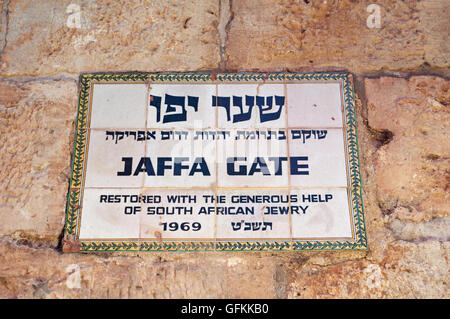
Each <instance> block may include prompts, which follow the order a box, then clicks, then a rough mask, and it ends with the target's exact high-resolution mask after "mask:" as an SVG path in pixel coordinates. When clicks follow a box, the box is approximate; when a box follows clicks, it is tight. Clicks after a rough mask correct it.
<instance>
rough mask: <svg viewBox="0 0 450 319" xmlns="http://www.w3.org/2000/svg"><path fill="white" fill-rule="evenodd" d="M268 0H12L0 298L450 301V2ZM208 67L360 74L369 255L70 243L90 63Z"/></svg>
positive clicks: (5, 68) (7, 11)
mask: <svg viewBox="0 0 450 319" xmlns="http://www.w3.org/2000/svg"><path fill="white" fill-rule="evenodd" d="M256 2H257V1H252V0H234V1H226V0H222V1H218V0H217V1H209V0H205V1H138V0H134V1H107V0H102V1H93V0H92V1H89V0H80V1H66V0H64V1H50V0H43V1H26V0H3V1H2V0H0V6H1V8H2V11H1V19H2V20H1V23H0V49H1V51H0V56H1V63H0V189H1V191H0V298H450V295H449V293H448V291H449V284H448V269H449V266H448V257H449V248H450V247H449V238H450V222H449V220H450V207H449V206H450V204H449V203H450V200H449V192H448V187H449V186H448V185H449V179H450V175H449V174H450V138H449V131H450V127H449V125H450V124H449V123H450V110H449V103H450V81H449V79H448V78H445V77H443V76H442V74H449V73H448V67H449V56H450V50H449V46H448V43H449V41H448V30H449V20H448V16H449V15H448V10H449V9H448V7H449V5H448V1H445V0H437V1H432V0H424V1H388V0H386V1H370V3H372V2H374V3H378V4H379V5H380V6H381V8H382V20H381V23H382V27H381V28H380V29H369V28H367V26H366V19H367V16H368V15H369V13H367V12H366V8H367V5H368V4H369V2H367V1H348V0H342V1H330V0H327V1H303V0H301V1H300V0H299V1H281V0H280V1H273V0H264V1H258V3H259V5H258V6H256V5H255V3H256ZM70 3H75V4H78V5H80V8H81V28H79V29H78V28H69V27H68V26H67V19H68V18H69V15H70V14H73V12H72V11H71V12H72V13H67V12H66V10H67V7H68V5H69V4H70ZM208 69H210V70H220V71H221V72H227V71H236V70H245V71H279V70H296V71H328V70H337V69H339V70H348V71H350V72H352V73H354V78H355V84H356V96H357V99H356V101H357V116H358V138H359V146H360V160H361V174H362V178H363V199H364V207H365V217H366V228H367V238H368V242H369V250H368V251H356V252H296V253H294V252H289V253H256V252H255V253H240V252H233V253H223V252H222V253H219V252H208V253H120V254H78V253H70V254H68V253H62V252H61V247H60V239H61V236H60V235H61V234H62V231H63V224H64V211H65V203H66V194H67V190H68V183H69V179H68V178H69V175H70V160H71V153H72V148H73V139H74V132H75V129H74V121H75V116H76V108H77V101H78V86H77V85H78V83H77V81H78V75H79V73H80V72H93V71H133V70H137V71H147V72H148V71H204V70H208ZM386 70H395V72H393V71H386ZM412 74H422V75H412ZM436 74H440V75H441V76H437V75H436Z"/></svg>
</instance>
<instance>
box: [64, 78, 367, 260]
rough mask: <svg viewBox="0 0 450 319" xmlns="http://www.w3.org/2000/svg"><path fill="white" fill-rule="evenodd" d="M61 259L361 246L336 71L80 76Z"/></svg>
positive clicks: (352, 139) (351, 131)
mask: <svg viewBox="0 0 450 319" xmlns="http://www.w3.org/2000/svg"><path fill="white" fill-rule="evenodd" d="M76 124H77V128H76V137H75V145H74V152H73V166H72V177H71V180H70V187H69V192H68V200H67V209H66V225H65V227H66V232H65V237H64V241H63V242H64V246H63V247H64V248H63V249H64V251H66V252H74V251H81V252H97V251H295V250H299V251H302V250H365V249H367V241H366V231H365V223H364V215H363V202H362V196H361V175H360V169H359V159H358V143H357V133H356V113H355V101H354V94H353V85H352V78H351V75H349V74H345V73H272V74H255V73H240V74H236V73H233V74H205V73H183V74H177V73H164V74H161V73H159V74H152V73H120V74H106V73H105V74H84V75H82V76H81V77H80V98H79V108H78V117H77V123H76Z"/></svg>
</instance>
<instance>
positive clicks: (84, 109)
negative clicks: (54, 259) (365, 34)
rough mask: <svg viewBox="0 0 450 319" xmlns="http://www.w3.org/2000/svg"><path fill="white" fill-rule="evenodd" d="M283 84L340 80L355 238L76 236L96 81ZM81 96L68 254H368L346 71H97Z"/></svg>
mask: <svg viewBox="0 0 450 319" xmlns="http://www.w3.org/2000/svg"><path fill="white" fill-rule="evenodd" d="M143 81H144V82H180V83H181V82H183V83H184V82H187V83H189V82H255V81H267V82H279V81H300V82H301V81H340V82H341V83H342V84H343V91H344V103H345V124H346V138H347V154H348V164H349V172H350V194H351V204H352V211H353V220H354V229H355V239H354V240H348V241H347V240H345V241H329V240H326V241H323V240H309V241H295V240H294V241H292V240H286V241H270V240H267V241H252V240H248V241H233V240H229V241H213V240H211V241H204V242H199V241H188V242H180V241H162V242H159V241H139V240H137V241H83V240H79V239H78V238H77V228H78V221H79V210H80V204H81V202H80V201H81V188H82V180H83V169H84V160H85V147H86V138H87V121H88V113H89V102H90V101H89V99H90V96H89V93H90V87H91V83H92V82H143ZM79 90H80V95H79V104H78V115H77V120H76V135H75V143H74V150H73V157H72V175H71V178H70V186H69V191H68V196H67V205H66V222H65V237H64V239H63V251H65V252H102V251H106V252H114V251H298V250H301V251H323V250H367V249H368V246H367V236H366V226H365V220H364V208H363V199H362V180H361V173H360V162H359V147H358V136H357V118H356V108H355V99H354V93H353V92H354V88H353V80H352V77H351V75H350V74H347V73H336V72H331V73H219V74H214V73H142V72H135V73H93V74H82V75H81V76H80V87H79Z"/></svg>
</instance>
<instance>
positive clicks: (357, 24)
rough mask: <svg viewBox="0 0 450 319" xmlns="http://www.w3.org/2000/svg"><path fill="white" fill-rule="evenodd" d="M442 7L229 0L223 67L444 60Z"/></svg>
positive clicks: (360, 66)
mask: <svg viewBox="0 0 450 319" xmlns="http://www.w3.org/2000/svg"><path fill="white" fill-rule="evenodd" d="M371 3H375V4H378V5H379V6H380V8H381V27H380V28H369V27H368V26H367V18H368V16H369V13H367V12H366V9H367V6H368V5H369V4H371ZM449 7H450V6H449V2H448V1H446V0H439V1H435V0H429V1H391V0H384V1H370V2H368V1H350V0H342V1H295V0H263V1H258V3H256V2H255V1H253V0H241V1H233V2H232V10H233V13H234V18H233V20H232V22H231V25H230V27H229V33H228V39H229V41H228V43H227V50H226V55H227V59H228V60H227V67H228V68H231V69H236V70H241V69H261V68H263V69H285V68H287V69H294V70H295V69H298V68H314V69H316V70H317V68H323V69H327V70H329V69H330V68H334V69H348V70H351V71H353V72H360V71H373V70H380V69H391V70H399V69H413V68H417V67H419V66H421V65H422V64H424V63H428V64H430V65H433V66H438V67H446V66H449V63H450V57H449V49H448V32H446V31H444V29H446V30H448V28H449V27H450V25H449V21H448V14H449ZM445 39H447V40H445Z"/></svg>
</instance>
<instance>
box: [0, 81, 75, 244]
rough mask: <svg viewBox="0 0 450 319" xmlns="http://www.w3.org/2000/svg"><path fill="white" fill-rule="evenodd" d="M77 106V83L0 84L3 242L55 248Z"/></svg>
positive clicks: (0, 228)
mask: <svg viewBox="0 0 450 319" xmlns="http://www.w3.org/2000/svg"><path fill="white" fill-rule="evenodd" d="M76 105H77V84H76V81H74V80H57V81H54V80H43V81H33V82H28V83H16V82H11V81H3V82H0V167H1V169H0V189H2V191H1V192H0V202H1V205H0V219H1V221H2V222H1V223H0V237H2V236H11V237H12V238H15V239H16V240H22V241H25V242H32V241H33V240H34V241H39V242H40V241H44V242H50V243H52V244H53V245H56V244H57V240H58V236H59V235H60V234H61V231H62V227H63V224H64V207H65V197H66V193H67V189H68V176H70V154H71V151H72V149H71V148H72V145H73V142H72V140H73V136H72V134H73V132H74V128H73V122H74V120H75V115H76Z"/></svg>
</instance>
